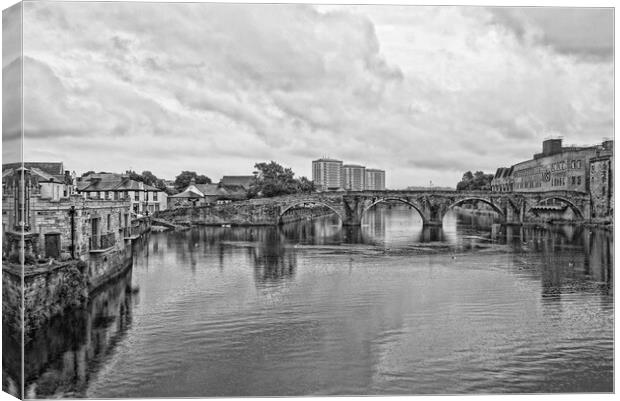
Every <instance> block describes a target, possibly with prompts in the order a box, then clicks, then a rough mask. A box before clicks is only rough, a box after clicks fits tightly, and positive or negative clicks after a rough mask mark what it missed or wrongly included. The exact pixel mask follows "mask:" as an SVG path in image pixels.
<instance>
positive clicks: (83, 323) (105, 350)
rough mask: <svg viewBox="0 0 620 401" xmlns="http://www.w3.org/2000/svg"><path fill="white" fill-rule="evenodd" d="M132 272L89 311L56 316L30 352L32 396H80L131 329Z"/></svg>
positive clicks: (26, 352) (28, 348) (26, 353)
mask: <svg viewBox="0 0 620 401" xmlns="http://www.w3.org/2000/svg"><path fill="white" fill-rule="evenodd" d="M130 283H131V271H128V272H127V273H126V274H125V275H124V276H122V277H120V278H118V279H117V280H115V281H114V282H113V283H110V284H109V285H107V286H105V287H104V288H102V289H101V291H100V292H98V293H97V294H95V295H94V296H93V297H92V298H91V300H90V302H89V304H88V306H87V307H86V308H85V309H78V310H70V311H67V312H66V313H64V314H62V315H59V316H56V317H54V318H53V319H52V320H51V321H50V322H49V324H47V325H46V326H44V327H43V328H41V329H40V330H38V331H37V332H36V333H35V334H34V335H33V338H32V340H31V341H30V342H28V343H27V344H26V347H25V350H24V360H25V372H24V373H25V378H26V380H25V393H26V397H28V398H53V397H55V396H57V395H63V396H66V397H75V396H80V394H82V392H83V391H84V389H85V387H86V385H87V383H88V379H89V376H90V374H91V372H92V371H93V370H96V369H97V368H98V367H99V366H100V365H101V364H104V363H105V359H106V356H107V355H109V354H110V353H111V352H112V351H113V350H114V347H115V346H116V344H117V343H118V342H119V341H120V340H121V339H122V338H123V336H124V334H125V333H126V331H127V330H128V329H129V327H130V326H131V310H132V304H131V287H130Z"/></svg>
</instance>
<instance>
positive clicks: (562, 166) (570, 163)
mask: <svg viewBox="0 0 620 401" xmlns="http://www.w3.org/2000/svg"><path fill="white" fill-rule="evenodd" d="M567 168H571V169H575V168H581V160H562V161H561V162H557V163H553V164H552V165H551V171H560V170H566V169H567Z"/></svg>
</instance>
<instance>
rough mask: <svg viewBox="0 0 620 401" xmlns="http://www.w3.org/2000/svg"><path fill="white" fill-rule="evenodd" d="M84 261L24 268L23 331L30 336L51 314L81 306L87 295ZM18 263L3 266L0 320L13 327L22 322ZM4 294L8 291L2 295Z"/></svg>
mask: <svg viewBox="0 0 620 401" xmlns="http://www.w3.org/2000/svg"><path fill="white" fill-rule="evenodd" d="M85 267H86V264H85V263H84V262H82V261H79V260H72V261H68V262H64V263H58V264H53V265H43V266H27V267H26V268H25V269H24V288H23V294H24V299H23V301H24V329H25V330H24V335H25V337H26V338H28V337H29V335H30V333H32V332H33V331H34V330H35V329H36V328H38V327H40V326H41V325H42V324H43V323H45V322H46V321H48V320H49V319H50V318H51V317H52V316H54V315H56V314H58V313H60V312H62V311H63V310H65V309H67V308H70V307H80V306H83V305H84V303H85V302H86V300H87V299H88V280H87V277H86V276H85V275H84V273H83V272H84V269H85ZM21 274H22V273H21V266H20V265H5V266H3V268H2V291H3V296H2V309H3V311H4V313H5V314H6V313H8V315H7V316H3V323H5V324H9V326H10V327H11V328H12V329H14V328H15V325H19V324H20V323H21V317H20V310H21V305H22V289H21ZM5 294H7V295H5Z"/></svg>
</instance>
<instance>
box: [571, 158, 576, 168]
mask: <svg viewBox="0 0 620 401" xmlns="http://www.w3.org/2000/svg"><path fill="white" fill-rule="evenodd" d="M570 168H575V161H574V160H571V161H570Z"/></svg>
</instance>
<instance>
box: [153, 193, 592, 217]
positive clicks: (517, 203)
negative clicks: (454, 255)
mask: <svg viewBox="0 0 620 401" xmlns="http://www.w3.org/2000/svg"><path fill="white" fill-rule="evenodd" d="M550 200H554V201H555V203H553V204H551V205H550V203H549V201H550ZM382 202H401V203H404V204H406V205H409V206H410V207H412V208H413V209H415V210H416V211H417V212H418V213H419V214H420V217H421V218H422V221H423V223H424V225H441V224H442V220H443V217H444V216H445V214H446V213H447V212H448V211H449V210H450V209H451V208H453V207H455V206H460V205H463V204H467V203H476V202H482V203H485V204H487V205H489V206H490V207H491V208H492V209H494V210H495V211H497V212H498V213H499V215H500V217H501V219H502V221H503V222H504V223H506V224H521V223H523V222H526V221H528V220H530V219H535V218H536V216H537V215H538V214H539V213H540V212H542V211H545V210H547V211H554V210H556V211H557V210H570V211H571V212H572V213H571V214H570V216H571V218H572V219H574V220H589V219H590V197H589V196H588V194H585V193H583V192H574V191H547V192H527V193H525V192H507V193H504V192H490V191H432V190H418V191H361V192H322V193H313V194H306V195H301V194H298V195H288V196H280V197H274V198H262V199H252V200H249V201H243V202H234V203H230V204H227V205H213V206H202V207H195V208H179V209H171V210H167V211H163V212H159V214H158V217H161V218H164V219H167V220H169V221H170V220H171V221H174V222H176V223H184V222H193V223H203V224H239V225H276V224H280V223H282V222H283V221H285V219H284V217H285V216H287V214H289V213H295V212H298V211H300V210H304V209H307V210H312V209H315V208H316V207H317V206H323V207H326V208H329V209H331V210H332V211H333V212H335V213H337V214H338V215H339V216H340V218H341V220H342V223H343V224H344V225H360V224H361V222H362V218H363V217H364V214H365V213H366V212H367V211H368V210H369V209H370V208H372V207H373V206H375V205H377V204H379V203H382ZM554 208H555V209H554ZM183 219H185V220H184V221H182V220H183Z"/></svg>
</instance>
